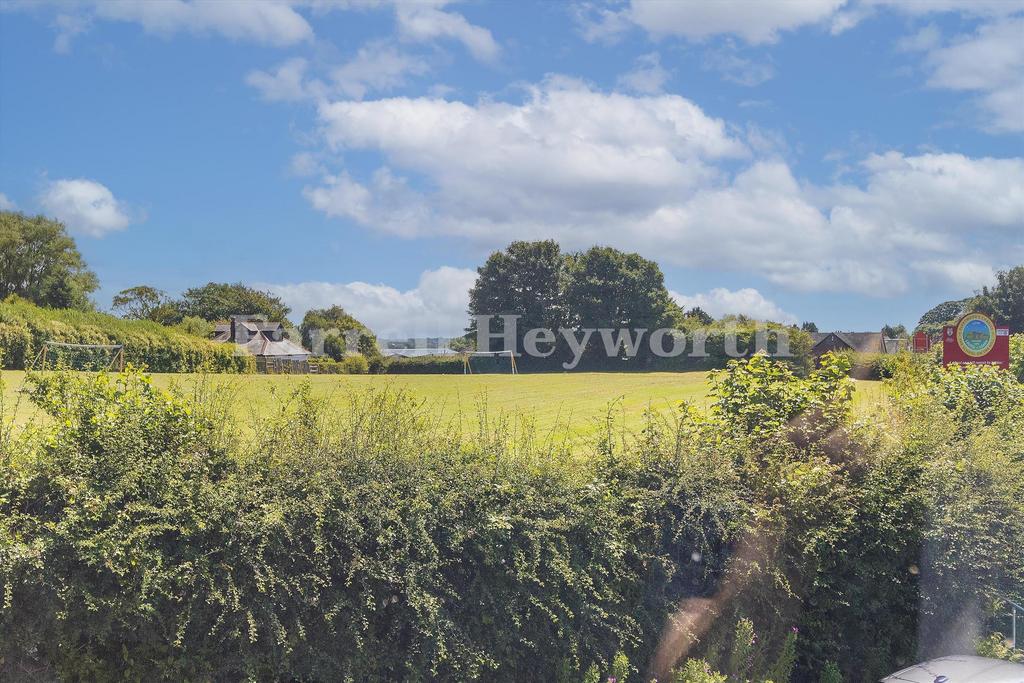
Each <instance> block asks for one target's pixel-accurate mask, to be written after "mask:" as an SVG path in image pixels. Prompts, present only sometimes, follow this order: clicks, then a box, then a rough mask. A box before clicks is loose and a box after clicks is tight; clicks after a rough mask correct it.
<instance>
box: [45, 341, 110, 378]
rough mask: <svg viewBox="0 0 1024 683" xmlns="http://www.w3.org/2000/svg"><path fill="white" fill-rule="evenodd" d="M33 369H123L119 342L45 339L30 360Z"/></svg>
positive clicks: (95, 370)
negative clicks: (85, 342)
mask: <svg viewBox="0 0 1024 683" xmlns="http://www.w3.org/2000/svg"><path fill="white" fill-rule="evenodd" d="M31 369H33V370H48V369H49V370H86V371H93V372H97V371H100V370H117V371H119V372H120V371H122V370H124V346H122V345H121V344H69V343H66V342H55V341H46V342H43V348H41V349H39V353H38V354H36V357H35V360H34V361H33V362H32V368H31Z"/></svg>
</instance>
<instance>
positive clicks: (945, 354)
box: [942, 313, 1010, 370]
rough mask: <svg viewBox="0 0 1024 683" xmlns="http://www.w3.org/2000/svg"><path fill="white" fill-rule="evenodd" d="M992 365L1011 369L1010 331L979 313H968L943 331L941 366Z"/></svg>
mask: <svg viewBox="0 0 1024 683" xmlns="http://www.w3.org/2000/svg"><path fill="white" fill-rule="evenodd" d="M950 363H961V364H964V365H995V366H998V367H1000V368H1003V369H1004V370H1009V369H1010V328H1009V327H996V324H995V323H994V322H992V319H991V318H989V317H988V316H987V315H984V314H982V313H969V314H967V315H965V316H964V317H962V318H960V320H959V321H957V324H956V325H946V327H944V328H943V329H942V364H943V365H949V364H950Z"/></svg>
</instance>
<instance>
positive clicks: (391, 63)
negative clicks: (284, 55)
mask: <svg viewBox="0 0 1024 683" xmlns="http://www.w3.org/2000/svg"><path fill="white" fill-rule="evenodd" d="M308 71H309V62H307V61H306V60H305V59H303V58H302V57H293V58H291V59H287V60H285V61H284V62H281V63H280V64H278V65H277V67H275V68H274V69H273V70H271V71H262V70H259V69H255V70H253V71H250V72H249V73H248V74H247V75H246V77H245V82H246V83H247V84H249V85H250V86H252V87H253V88H256V89H257V90H258V91H259V92H260V95H261V96H262V97H263V99H265V100H267V101H269V102H300V101H303V100H313V101H317V100H323V99H325V98H327V97H329V96H344V97H350V98H355V99H362V98H363V97H364V96H366V95H367V94H368V93H369V92H371V91H372V92H388V91H390V90H393V89H395V88H398V87H400V86H402V85H405V83H406V81H407V78H408V76H415V75H422V74H424V73H426V72H427V71H429V66H428V65H427V63H426V62H425V61H423V60H422V59H419V58H417V57H414V56H412V55H408V54H405V53H403V52H401V51H399V50H398V49H396V48H395V47H394V46H392V45H389V44H387V43H386V42H383V41H376V42H373V43H369V44H367V45H364V46H363V47H361V48H360V49H359V51H358V52H357V53H356V55H355V56H354V57H353V58H352V59H351V60H350V61H348V62H346V63H345V64H342V65H340V66H335V67H333V68H330V69H328V70H327V71H328V75H327V76H326V80H325V79H321V78H313V77H309V76H307V72H308Z"/></svg>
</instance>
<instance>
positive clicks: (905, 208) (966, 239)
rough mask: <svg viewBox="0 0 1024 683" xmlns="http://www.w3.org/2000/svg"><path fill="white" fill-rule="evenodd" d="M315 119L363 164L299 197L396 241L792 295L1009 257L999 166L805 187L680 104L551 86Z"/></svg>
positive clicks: (898, 157) (949, 163) (1006, 162)
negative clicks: (697, 273) (708, 273)
mask: <svg viewBox="0 0 1024 683" xmlns="http://www.w3.org/2000/svg"><path fill="white" fill-rule="evenodd" d="M318 115H319V119H320V124H321V129H320V133H321V136H322V139H323V141H324V144H325V146H326V147H327V148H328V149H329V150H330V151H331V152H332V153H334V154H341V155H344V154H345V153H346V152H347V151H348V150H359V151H361V152H362V151H370V152H376V153H378V154H379V156H380V159H381V162H380V166H379V168H378V169H377V171H376V172H375V173H373V174H371V175H369V176H368V177H356V176H353V175H351V174H350V173H346V172H344V171H341V172H332V173H328V174H325V175H323V176H321V177H320V179H319V180H318V181H316V182H311V183H309V184H308V185H307V187H306V189H305V195H306V197H307V199H308V200H309V202H310V203H311V204H312V205H313V206H314V207H315V208H317V209H319V210H321V211H323V212H325V213H327V214H328V215H331V216H337V217H342V218H345V219H349V220H352V221H354V222H356V223H359V224H362V225H365V226H367V227H369V228H372V229H376V230H381V231H385V232H391V233H394V234H400V235H404V236H409V237H416V236H423V235H435V234H447V235H458V236H461V237H465V238H469V239H471V240H473V241H475V242H477V243H479V244H480V245H482V246H485V247H500V246H503V245H504V244H505V243H507V242H508V241H509V240H510V239H511V238H512V237H518V238H541V237H555V238H557V239H558V240H559V241H561V242H562V243H563V245H565V246H566V247H569V248H576V247H586V246H589V245H591V244H595V243H605V244H612V245H614V246H618V247H621V248H628V249H635V250H638V251H640V252H641V253H644V254H646V255H648V256H650V257H653V258H656V259H657V260H659V261H660V262H664V263H666V264H675V265H680V266H688V267H701V268H714V269H726V270H733V271H737V272H743V273H754V274H757V275H760V276H763V277H766V278H768V279H769V280H770V281H772V282H774V283H777V284H780V285H783V286H785V287H788V288H792V289H797V290H808V291H855V292H863V293H868V294H873V295H879V296H887V295H893V294H896V293H899V292H902V291H905V290H906V289H907V288H908V287H910V286H911V285H912V284H914V283H915V282H928V283H931V282H935V281H939V280H943V281H948V280H949V278H950V277H952V276H953V275H954V274H955V276H956V278H957V280H958V282H962V283H964V284H968V285H969V286H971V287H977V286H979V285H980V284H982V283H983V282H984V279H981V278H982V276H983V275H984V273H985V272H986V271H984V269H983V268H980V267H979V264H992V263H1008V262H1010V261H1011V260H1012V259H1014V258H1018V259H1019V258H1020V257H1021V256H1022V255H1024V254H1022V253H1021V251H1022V249H1024V248H1022V247H1021V245H1020V240H1019V233H1020V229H1021V226H1022V225H1024V160H1021V159H1016V158H1011V159H994V158H971V157H967V156H964V155H960V154H944V153H931V154H919V155H905V154H901V153H896V152H891V153H888V154H881V155H874V156H871V157H868V158H866V159H864V160H862V163H861V164H860V166H859V167H858V169H857V172H856V173H855V174H854V178H855V179H854V180H851V181H849V182H845V183H841V184H828V185H816V184H813V183H809V182H806V181H802V180H800V179H798V178H797V177H796V176H795V175H794V173H793V171H792V170H791V169H790V167H789V166H788V165H787V164H786V163H785V162H784V161H781V160H779V159H777V158H774V157H772V156H771V155H770V153H758V152H756V151H752V150H756V149H757V148H758V146H757V145H753V144H751V142H750V140H749V137H748V139H743V138H742V137H741V136H740V134H739V133H737V132H735V129H734V128H732V127H730V126H728V125H727V124H726V123H725V122H724V121H722V120H719V119H715V118H713V117H710V116H708V115H707V114H705V113H704V112H703V111H702V110H701V109H700V108H699V107H698V106H696V105H695V104H694V103H692V102H690V101H689V100H686V99H684V98H682V97H679V96H676V95H650V96H628V95H623V94H618V93H606V92H599V91H596V90H594V89H593V88H591V87H589V86H587V85H586V84H583V83H580V82H577V81H570V80H565V79H558V78H554V79H549V80H547V81H545V82H543V83H541V84H539V85H536V86H534V87H532V88H531V89H530V90H529V91H528V92H527V95H526V96H525V97H524V98H523V100H522V101H520V102H498V101H494V100H483V101H480V102H478V103H476V104H468V103H464V102H450V101H443V100H435V99H430V98H387V99H379V100H373V101H363V102H354V101H341V102H325V103H322V104H321V105H320V107H319V114H318ZM759 154H767V156H759ZM936 262H943V263H946V264H949V266H948V269H947V271H948V272H946V273H943V272H940V270H938V269H936V267H935V263H936Z"/></svg>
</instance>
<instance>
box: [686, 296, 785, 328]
mask: <svg viewBox="0 0 1024 683" xmlns="http://www.w3.org/2000/svg"><path fill="white" fill-rule="evenodd" d="M671 294H672V298H673V299H675V301H676V303H677V304H679V305H680V306H682V307H683V308H684V309H687V310H689V309H691V308H694V307H700V308H701V309H702V310H704V312H706V313H710V314H711V315H713V316H714V317H716V318H721V317H722V316H724V315H745V316H747V317H749V318H754V319H755V320H772V321H775V322H780V323H788V324H796V322H797V317H796V316H795V315H793V314H792V313H788V312H786V311H784V310H782V309H781V308H780V307H779V306H778V305H777V304H776V303H775V302H773V301H770V300H768V299H766V298H765V297H764V295H763V294H761V292H759V291H757V290H756V289H753V288H751V287H744V288H743V289H737V290H735V291H733V290H731V289H725V288H724V287H716V288H715V289H712V290H711V291H708V292H702V293H700V294H693V295H687V294H679V293H677V292H672V293H671Z"/></svg>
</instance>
